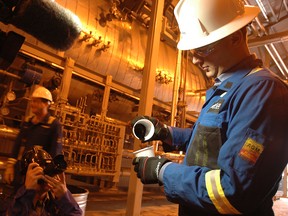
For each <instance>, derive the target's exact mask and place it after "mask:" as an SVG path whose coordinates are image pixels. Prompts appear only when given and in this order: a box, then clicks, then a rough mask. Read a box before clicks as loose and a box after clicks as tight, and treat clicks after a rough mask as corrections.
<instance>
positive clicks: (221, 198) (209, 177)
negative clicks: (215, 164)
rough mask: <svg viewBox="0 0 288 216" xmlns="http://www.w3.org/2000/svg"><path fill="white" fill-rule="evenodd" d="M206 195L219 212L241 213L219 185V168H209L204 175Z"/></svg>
mask: <svg viewBox="0 0 288 216" xmlns="http://www.w3.org/2000/svg"><path fill="white" fill-rule="evenodd" d="M205 181H206V189H207V192H208V196H209V198H210V199H211V201H212V202H213V204H214V206H215V208H216V209H217V211H218V212H219V213H220V214H241V213H240V212H239V211H238V210H237V209H236V208H234V207H233V206H232V205H231V203H230V202H229V201H228V199H227V198H226V197H225V194H224V190H223V188H222V186H221V177H220V170H211V171H209V172H207V173H206V175H205Z"/></svg>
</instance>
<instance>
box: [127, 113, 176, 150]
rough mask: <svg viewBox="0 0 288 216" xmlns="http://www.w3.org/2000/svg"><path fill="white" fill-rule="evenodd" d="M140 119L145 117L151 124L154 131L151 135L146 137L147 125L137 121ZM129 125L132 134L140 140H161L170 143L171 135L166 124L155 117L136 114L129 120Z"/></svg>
mask: <svg viewBox="0 0 288 216" xmlns="http://www.w3.org/2000/svg"><path fill="white" fill-rule="evenodd" d="M141 119H146V120H148V121H150V122H151V123H152V124H153V127H154V133H153V135H152V136H151V137H147V134H148V133H149V131H147V127H145V126H144V125H143V124H141V123H139V120H141ZM131 126H132V128H133V133H134V136H136V138H138V139H140V140H141V141H142V142H148V141H153V140H161V141H162V142H164V143H167V144H169V145H171V144H172V135H171V133H170V131H169V128H168V126H167V125H166V124H163V123H162V122H160V121H159V120H158V119H157V118H154V117H149V116H137V117H136V118H134V119H133V120H132V121H131ZM150 130H152V129H150Z"/></svg>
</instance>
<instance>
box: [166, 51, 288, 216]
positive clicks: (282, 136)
mask: <svg viewBox="0 0 288 216" xmlns="http://www.w3.org/2000/svg"><path fill="white" fill-rule="evenodd" d="M258 65H259V60H256V59H255V57H254V56H250V57H249V58H248V59H246V60H245V61H243V62H242V63H240V64H238V65H237V66H236V67H234V68H232V69H231V70H229V71H228V72H232V75H231V76H230V77H229V78H228V79H226V80H225V81H223V82H222V83H221V84H220V86H218V87H217V88H216V89H214V88H211V89H209V90H208V91H207V93H206V102H205V104H204V105H203V108H202V110H201V113H200V115H199V118H198V120H197V122H196V123H195V125H194V126H193V128H187V129H183V128H176V127H171V132H172V137H173V146H183V145H186V155H185V158H184V161H183V164H177V163H171V164H169V165H168V166H166V167H165V169H164V172H163V184H164V190H165V194H166V196H167V199H168V200H170V201H172V202H175V203H178V204H179V215H181V216H184V215H195V216H204V215H205V216H208V215H209V216H212V215H245V216H248V215H249V216H272V215H274V213H273V210H272V205H273V200H272V199H273V196H274V195H275V193H276V191H277V189H278V184H279V181H280V179H281V174H282V172H283V169H284V168H285V166H286V165H287V162H288V127H287V123H288V86H287V85H286V84H285V83H284V82H282V81H281V80H280V79H279V78H278V77H277V76H276V75H275V74H273V73H272V72H270V71H269V70H267V69H264V68H261V67H259V66H258ZM253 69H254V70H253Z"/></svg>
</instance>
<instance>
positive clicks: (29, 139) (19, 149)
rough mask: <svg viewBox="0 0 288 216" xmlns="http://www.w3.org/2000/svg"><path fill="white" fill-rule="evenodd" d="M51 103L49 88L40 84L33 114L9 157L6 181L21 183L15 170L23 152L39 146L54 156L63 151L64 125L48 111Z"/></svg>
mask: <svg viewBox="0 0 288 216" xmlns="http://www.w3.org/2000/svg"><path fill="white" fill-rule="evenodd" d="M51 103H53V98H52V95H51V93H50V91H49V90H48V89H46V88H44V87H42V86H38V87H37V88H36V89H35V90H34V91H33V93H32V95H31V101H30V108H31V112H32V113H33V116H32V117H31V116H29V117H28V118H26V119H25V121H24V122H23V124H22V127H21V130H20V132H19V134H18V136H17V138H16V141H15V145H14V146H13V152H12V157H11V158H8V164H7V168H6V171H5V173H4V182H6V183H8V184H11V183H13V184H14V185H15V186H16V187H18V186H19V184H21V179H19V178H20V176H21V175H18V172H17V170H15V163H16V162H17V161H19V160H21V157H22V154H23V152H25V151H27V150H29V149H31V148H33V147H35V146H38V147H40V148H43V149H44V150H45V151H47V152H48V153H49V154H50V155H51V156H52V157H55V156H56V155H59V154H61V153H62V126H61V124H60V122H59V121H58V120H57V119H56V118H55V117H53V116H51V114H50V113H49V111H48V110H49V106H50V104H51ZM16 169H18V167H17V165H16ZM15 171H16V172H15ZM14 175H17V176H14ZM13 181H14V182H13Z"/></svg>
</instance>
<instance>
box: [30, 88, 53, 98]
mask: <svg viewBox="0 0 288 216" xmlns="http://www.w3.org/2000/svg"><path fill="white" fill-rule="evenodd" d="M31 97H32V98H43V99H46V100H48V101H50V102H53V99H52V94H51V92H50V91H49V90H48V89H46V88H44V87H43V86H39V87H38V88H36V89H35V90H34V92H33V93H32V95H31Z"/></svg>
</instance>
